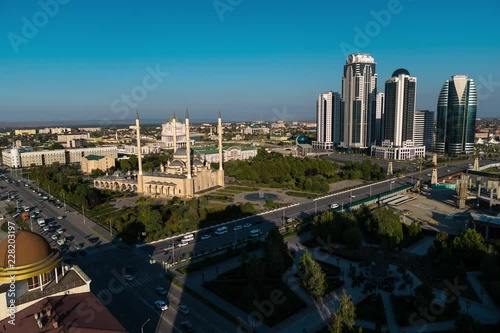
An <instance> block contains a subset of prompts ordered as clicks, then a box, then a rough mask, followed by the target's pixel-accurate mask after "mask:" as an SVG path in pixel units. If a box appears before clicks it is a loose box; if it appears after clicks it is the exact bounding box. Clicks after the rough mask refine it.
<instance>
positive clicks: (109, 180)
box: [94, 110, 224, 198]
mask: <svg viewBox="0 0 500 333" xmlns="http://www.w3.org/2000/svg"><path fill="white" fill-rule="evenodd" d="M172 122H173V125H172V126H173V128H177V125H176V117H175V116H174V117H173V120H172ZM135 124H136V134H137V151H138V156H137V161H138V164H139V171H138V173H137V174H134V173H129V174H126V175H123V174H120V173H115V174H113V175H111V176H109V175H107V176H105V177H99V178H96V179H95V180H94V187H95V188H98V189H110V190H113V191H131V192H137V193H139V194H144V195H149V196H153V197H164V198H172V197H174V196H176V197H180V198H193V197H197V196H200V195H203V194H205V193H207V192H210V191H212V190H216V189H219V188H221V187H224V169H223V168H222V160H223V151H222V118H221V114H220V112H219V117H218V124H217V126H218V127H217V128H218V129H217V131H218V138H219V169H218V170H214V169H212V168H211V167H210V163H208V162H207V161H202V159H201V156H200V155H199V154H198V153H196V152H195V151H194V150H193V149H192V148H191V139H190V134H189V114H188V111H187V110H186V122H185V127H186V129H185V133H186V140H185V143H186V145H185V147H180V148H178V145H177V134H176V133H177V131H173V142H172V147H173V149H174V156H173V159H172V160H171V161H169V162H168V163H167V164H166V165H161V169H160V171H153V172H143V170H142V153H141V127H140V120H139V113H137V117H136V120H135ZM188 152H189V153H188Z"/></svg>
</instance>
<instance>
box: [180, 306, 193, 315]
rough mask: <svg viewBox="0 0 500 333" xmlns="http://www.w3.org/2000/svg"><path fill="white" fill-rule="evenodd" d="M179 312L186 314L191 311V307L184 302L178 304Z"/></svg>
mask: <svg viewBox="0 0 500 333" xmlns="http://www.w3.org/2000/svg"><path fill="white" fill-rule="evenodd" d="M179 312H180V313H182V314H185V315H187V314H189V313H191V309H190V308H189V307H188V306H187V305H185V304H179Z"/></svg>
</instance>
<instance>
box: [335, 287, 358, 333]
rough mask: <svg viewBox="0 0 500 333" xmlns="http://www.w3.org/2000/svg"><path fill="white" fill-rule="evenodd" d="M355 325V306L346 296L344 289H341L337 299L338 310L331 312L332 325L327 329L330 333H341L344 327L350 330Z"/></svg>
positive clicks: (349, 297)
mask: <svg viewBox="0 0 500 333" xmlns="http://www.w3.org/2000/svg"><path fill="white" fill-rule="evenodd" d="M355 323H356V306H355V305H354V303H353V302H352V299H351V296H349V295H347V292H346V291H345V289H342V295H340V298H339V308H338V309H337V310H336V311H335V310H334V311H333V314H332V325H330V327H329V331H330V333H342V332H343V330H344V327H346V328H348V329H349V330H352V329H353V328H354V324H355Z"/></svg>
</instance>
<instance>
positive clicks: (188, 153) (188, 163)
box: [186, 108, 191, 179]
mask: <svg viewBox="0 0 500 333" xmlns="http://www.w3.org/2000/svg"><path fill="white" fill-rule="evenodd" d="M190 140H191V139H190V137H189V113H188V109H187V108H186V167H187V178H188V179H191V142H190Z"/></svg>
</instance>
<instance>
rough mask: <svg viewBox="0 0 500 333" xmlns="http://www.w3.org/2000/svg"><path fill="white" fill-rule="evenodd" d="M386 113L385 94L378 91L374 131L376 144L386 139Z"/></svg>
mask: <svg viewBox="0 0 500 333" xmlns="http://www.w3.org/2000/svg"><path fill="white" fill-rule="evenodd" d="M384 115H385V94H384V93H383V92H378V93H377V97H376V105H375V122H374V127H375V128H374V129H373V133H375V134H374V136H375V140H374V143H375V145H381V144H382V141H383V140H384V126H383V125H384Z"/></svg>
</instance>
